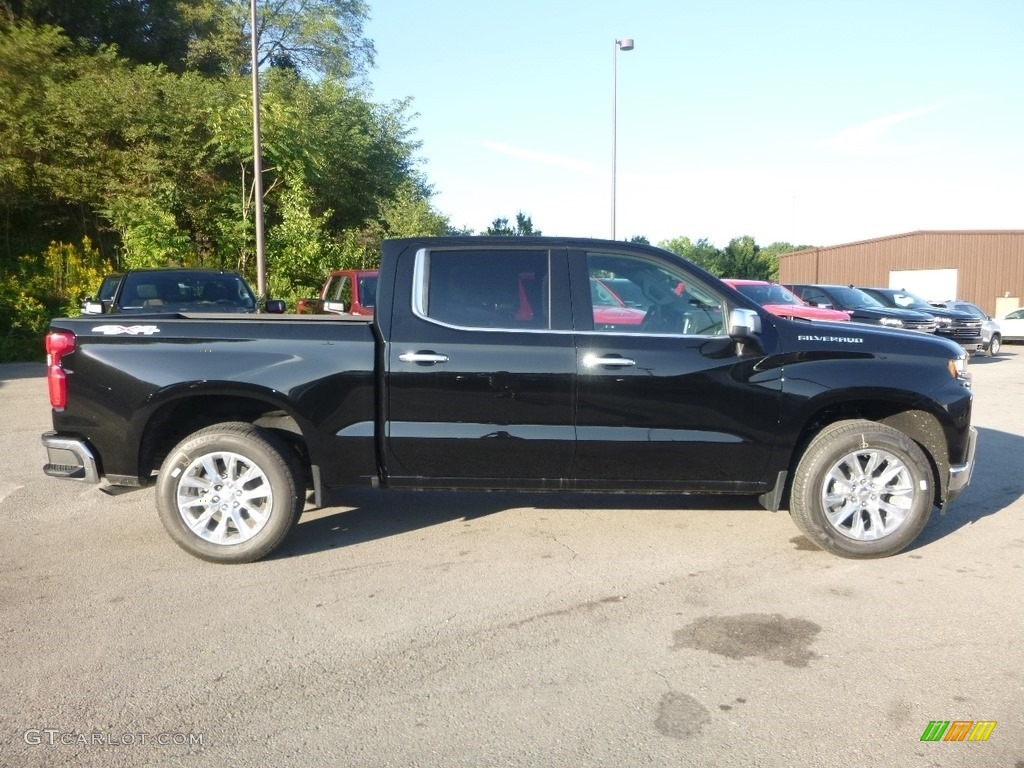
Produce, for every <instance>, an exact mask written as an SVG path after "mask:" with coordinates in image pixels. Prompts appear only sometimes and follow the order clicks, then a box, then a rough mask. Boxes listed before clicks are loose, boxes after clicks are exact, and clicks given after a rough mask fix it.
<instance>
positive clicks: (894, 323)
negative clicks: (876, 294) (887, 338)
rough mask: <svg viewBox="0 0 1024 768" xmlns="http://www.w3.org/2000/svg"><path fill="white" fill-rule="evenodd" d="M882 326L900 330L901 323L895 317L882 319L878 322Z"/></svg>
mask: <svg viewBox="0 0 1024 768" xmlns="http://www.w3.org/2000/svg"><path fill="white" fill-rule="evenodd" d="M878 322H880V323H881V324H882V325H888V326H889V327H890V328H902V327H903V321H902V320H900V319H899V318H896V317H883V318H882V319H881V320H879V321H878Z"/></svg>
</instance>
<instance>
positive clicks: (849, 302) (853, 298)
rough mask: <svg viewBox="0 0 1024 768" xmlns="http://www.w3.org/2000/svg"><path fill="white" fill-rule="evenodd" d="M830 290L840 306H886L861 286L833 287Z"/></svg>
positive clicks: (873, 307)
mask: <svg viewBox="0 0 1024 768" xmlns="http://www.w3.org/2000/svg"><path fill="white" fill-rule="evenodd" d="M830 290H831V292H832V295H833V296H835V298H836V302H837V303H838V305H839V306H840V307H870V308H872V309H878V308H879V307H881V308H883V309H884V308H885V304H883V303H882V302H880V301H879V300H878V299H876V298H874V297H873V296H869V295H868V294H866V293H864V291H862V290H861V289H860V288H831V289H830Z"/></svg>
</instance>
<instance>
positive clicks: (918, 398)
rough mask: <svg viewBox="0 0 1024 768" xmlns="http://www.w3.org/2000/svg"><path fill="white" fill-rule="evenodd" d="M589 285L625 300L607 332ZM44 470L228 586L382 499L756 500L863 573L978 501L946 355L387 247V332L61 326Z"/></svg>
mask: <svg viewBox="0 0 1024 768" xmlns="http://www.w3.org/2000/svg"><path fill="white" fill-rule="evenodd" d="M594 280H601V281H605V280H607V281H622V280H625V281H629V282H630V283H631V284H632V285H633V286H634V287H635V289H636V292H638V293H639V294H641V295H643V296H644V297H645V302H644V303H646V308H645V309H644V310H643V316H642V318H638V320H639V322H636V323H631V324H627V325H623V324H621V323H613V324H606V323H605V322H604V321H603V320H604V318H603V316H602V314H601V313H600V312H597V311H595V307H594V305H593V303H592V299H591V286H592V282H593V281H594ZM46 349H47V353H48V384H49V393H50V401H51V404H52V407H53V427H54V431H52V432H48V433H46V434H45V435H43V443H44V445H45V446H46V449H47V452H48V463H47V464H46V467H45V470H44V471H45V472H46V473H47V474H48V475H51V476H54V477H62V478H73V479H78V480H83V481H87V482H98V481H100V480H101V479H103V478H105V479H106V481H107V482H108V483H110V484H112V485H117V486H142V485H147V484H149V483H152V482H155V484H156V499H157V507H158V510H159V514H160V517H161V520H162V522H163V524H164V526H165V528H166V529H167V531H168V533H169V534H170V536H171V537H172V538H173V539H174V541H176V542H177V543H178V544H179V545H180V546H181V547H183V548H184V549H185V550H187V551H188V552H190V553H192V554H193V555H196V556H198V557H201V558H203V559H206V560H211V561H215V562H248V561H252V560H256V559H258V558H261V557H263V556H265V555H267V554H268V553H270V552H271V551H273V550H274V548H275V547H277V546H278V545H279V544H280V543H281V541H282V540H283V539H284V538H285V536H286V535H287V534H288V532H289V530H290V529H291V528H292V526H293V524H294V523H295V521H296V520H297V518H298V516H299V515H300V513H301V512H302V510H303V509H304V508H305V506H306V504H307V495H308V494H307V491H308V490H309V489H311V490H312V496H311V501H312V502H313V503H314V504H315V505H317V506H324V505H329V504H330V503H331V499H332V498H334V493H333V492H334V491H337V490H339V489H344V488H346V487H351V486H357V485H363V484H369V485H373V486H378V487H386V488H415V489H428V488H429V489H527V490H545V491H547V490H552V491H554V490H560V491H590V492H601V493H614V492H658V493H690V492H700V493H729V494H751V495H754V496H759V498H760V501H761V503H762V505H763V506H765V507H766V508H767V509H770V510H777V509H780V508H783V507H786V506H788V509H789V511H790V514H791V515H792V517H793V520H794V521H795V523H796V524H797V526H798V527H799V528H800V529H801V530H802V531H803V532H804V533H805V534H806V535H807V536H808V537H809V538H810V539H811V540H813V541H814V542H815V543H816V544H817V545H818V546H820V547H822V548H823V549H826V550H828V551H830V552H833V553H835V554H837V555H841V556H846V557H879V556H884V555H891V554H893V553H895V552H898V551H900V550H901V549H903V548H904V547H906V546H907V545H909V544H910V543H911V542H912V541H913V540H914V539H915V538H916V537H917V535H918V534H919V533H920V531H921V529H922V528H923V527H924V526H925V524H926V523H927V521H928V519H929V516H930V515H931V512H932V509H933V507H935V506H936V505H939V506H941V505H943V504H945V503H947V502H949V501H951V500H952V499H953V498H955V497H956V496H957V495H958V494H959V493H960V492H961V491H963V489H964V488H965V487H966V485H967V483H968V481H969V479H970V475H971V469H972V465H973V457H974V450H975V442H976V431H975V430H974V428H973V427H972V426H971V423H970V420H971V419H970V417H971V400H972V396H971V390H970V382H969V377H968V374H967V373H966V370H965V364H966V354H965V352H964V351H963V350H962V349H961V348H960V347H959V346H957V345H956V344H954V343H952V342H950V341H947V340H944V339H939V338H935V337H934V336H932V335H926V334H921V333H914V332H910V331H902V330H890V329H884V328H877V327H871V326H863V325H852V324H850V323H835V324H829V323H814V324H811V323H807V322H802V321H799V320H791V319H786V318H781V317H775V316H773V315H771V314H769V313H767V312H765V311H764V310H763V309H761V307H759V306H757V305H756V304H754V303H752V302H751V301H749V300H747V299H746V298H744V297H743V296H741V295H740V294H739V293H737V292H735V291H734V290H732V289H731V288H729V287H728V286H726V285H725V284H723V283H722V282H721V281H719V280H718V279H716V278H715V277H713V276H712V275H710V274H708V273H707V272H705V271H703V270H701V269H700V268H698V267H696V266H695V265H693V264H690V263H688V262H686V261H684V260H682V259H680V258H678V257H676V256H674V255H672V254H670V253H667V252H665V251H661V250H659V249H656V248H651V247H648V246H642V245H635V244H626V243H619V242H610V241H599V240H581V239H563V238H483V237H471V238H434V239H431V238H425V239H405V240H393V241H388V242H385V244H384V247H383V253H382V260H381V268H380V278H379V284H378V287H377V296H376V314H375V315H374V317H373V318H366V317H362V318H360V317H351V316H344V315H277V316H271V315H262V316H253V315H249V316H246V315H238V316H231V315H214V314H190V313H171V312H162V313H153V314H137V315H131V316H130V318H129V317H126V316H124V315H122V316H105V315H101V316H93V317H81V318H76V319H58V320H54V321H53V323H52V326H51V330H50V333H49V335H48V336H47V339H46Z"/></svg>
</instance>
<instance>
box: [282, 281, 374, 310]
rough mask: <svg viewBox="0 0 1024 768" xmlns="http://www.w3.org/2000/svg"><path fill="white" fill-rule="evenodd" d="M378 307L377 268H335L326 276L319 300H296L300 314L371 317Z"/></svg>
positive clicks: (296, 306)
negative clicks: (374, 309) (375, 307)
mask: <svg viewBox="0 0 1024 768" xmlns="http://www.w3.org/2000/svg"><path fill="white" fill-rule="evenodd" d="M376 304H377V270H376V269H336V270H334V271H333V272H331V274H330V275H328V276H327V280H326V282H325V283H324V287H323V288H321V289H320V297H319V298H316V299H299V300H298V302H296V304H295V311H296V313H298V314H300V315H323V314H328V315H361V316H364V317H372V316H373V308H374V306H376Z"/></svg>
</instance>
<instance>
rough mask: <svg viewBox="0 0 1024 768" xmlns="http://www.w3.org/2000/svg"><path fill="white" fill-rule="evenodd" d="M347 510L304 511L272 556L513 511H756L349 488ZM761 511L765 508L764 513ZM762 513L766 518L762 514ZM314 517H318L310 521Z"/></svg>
mask: <svg viewBox="0 0 1024 768" xmlns="http://www.w3.org/2000/svg"><path fill="white" fill-rule="evenodd" d="M344 504H345V509H343V510H340V511H338V512H337V513H335V514H331V513H330V512H329V510H327V514H324V511H323V510H320V511H314V512H312V513H307V515H306V516H305V517H304V518H303V519H300V521H299V524H298V526H296V528H295V530H294V531H293V532H292V534H291V535H290V536H289V537H288V539H286V541H285V542H284V544H283V545H282V546H281V547H280V549H278V550H277V552H275V553H274V554H273V555H272V556H271V558H272V559H276V558H287V557H296V556H301V555H307V554H312V553H315V552H322V551H326V550H330V549H335V548H340V547H347V546H352V545H354V544H361V543H364V542H367V541H375V540H378V539H384V538H388V537H390V536H399V535H402V534H407V533H411V532H413V531H417V530H420V529H423V528H429V527H431V526H435V525H441V524H443V523H449V522H452V521H455V520H466V521H470V520H475V519H479V518H482V517H487V516H488V515H493V514H497V513H499V512H507V511H509V510H513V509H521V508H536V509H541V510H552V511H553V512H555V513H556V514H557V510H559V509H566V510H569V509H584V510H626V509H639V510H681V511H685V510H687V509H729V510H742V509H760V507H758V505H757V502H756V501H755V500H753V498H752V497H750V496H732V495H728V496H717V495H716V496H689V495H686V496H684V495H658V496H652V495H643V494H598V493H567V492H558V493H540V492H524V491H489V492H488V491H398V490H389V491H381V490H373V489H368V488H365V489H364V488H358V489H351V490H349V491H347V492H345V494H344ZM762 511H763V510H762ZM765 514H769V513H768V512H765ZM314 515H316V516H315V517H314Z"/></svg>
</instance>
